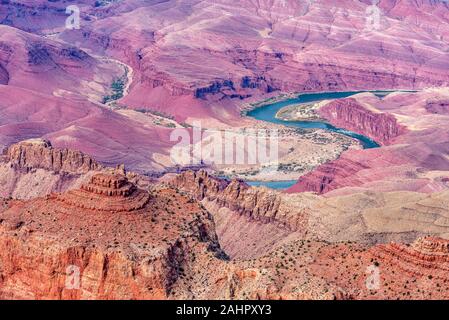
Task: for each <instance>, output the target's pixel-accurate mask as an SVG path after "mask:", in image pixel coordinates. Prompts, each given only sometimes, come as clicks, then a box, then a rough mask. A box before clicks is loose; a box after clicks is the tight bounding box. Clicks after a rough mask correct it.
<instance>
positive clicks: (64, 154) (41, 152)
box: [0, 139, 104, 199]
mask: <svg viewBox="0 0 449 320" xmlns="http://www.w3.org/2000/svg"><path fill="white" fill-rule="evenodd" d="M103 169H104V167H103V166H102V165H100V164H99V163H98V162H96V161H95V160H93V159H92V158H91V157H89V156H87V155H85V154H83V153H82V152H79V151H74V150H69V149H58V148H53V147H52V146H51V143H50V142H49V141H47V140H42V139H32V140H26V141H22V142H20V143H17V144H14V145H11V146H10V147H8V148H7V149H6V150H5V152H4V154H3V156H2V157H1V158H0V182H1V183H0V196H2V197H5V198H7V197H10V196H11V197H14V198H20V199H30V198H33V197H37V196H43V195H47V194H50V193H51V192H55V191H65V190H68V189H70V188H73V187H77V186H78V187H79V186H80V185H81V183H82V182H84V181H86V179H89V177H90V175H91V174H92V173H93V172H96V171H101V170H103Z"/></svg>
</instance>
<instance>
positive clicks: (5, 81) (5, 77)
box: [0, 64, 9, 84]
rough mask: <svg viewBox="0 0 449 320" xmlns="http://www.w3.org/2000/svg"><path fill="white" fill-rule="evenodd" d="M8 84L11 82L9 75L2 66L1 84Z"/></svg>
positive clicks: (0, 66)
mask: <svg viewBox="0 0 449 320" xmlns="http://www.w3.org/2000/svg"><path fill="white" fill-rule="evenodd" d="M8 82H9V73H8V71H6V69H5V68H3V67H2V65H1V64H0V84H8Z"/></svg>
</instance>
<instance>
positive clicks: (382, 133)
mask: <svg viewBox="0 0 449 320" xmlns="http://www.w3.org/2000/svg"><path fill="white" fill-rule="evenodd" d="M318 113H319V114H320V116H321V117H323V118H325V119H326V120H328V121H329V122H330V123H331V124H332V125H334V126H336V127H338V128H344V129H346V130H350V131H354V132H357V133H359V134H362V135H365V136H367V137H370V138H371V139H373V140H374V141H376V142H378V143H380V144H382V145H388V144H390V141H391V140H392V139H394V138H395V137H397V136H399V135H400V134H402V133H404V131H405V128H404V127H403V126H401V125H399V124H398V123H397V120H396V118H395V117H394V116H393V115H391V114H386V113H376V112H373V111H371V110H368V109H366V108H364V107H363V106H362V105H360V104H359V103H358V102H357V100H355V99H352V98H349V99H340V100H335V101H333V102H331V103H328V104H327V105H325V106H324V107H322V108H320V109H319V111H318Z"/></svg>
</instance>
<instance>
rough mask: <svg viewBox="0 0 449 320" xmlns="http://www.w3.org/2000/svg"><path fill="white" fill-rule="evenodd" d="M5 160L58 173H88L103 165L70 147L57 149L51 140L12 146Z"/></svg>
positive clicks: (15, 165) (27, 168)
mask: <svg viewBox="0 0 449 320" xmlns="http://www.w3.org/2000/svg"><path fill="white" fill-rule="evenodd" d="M5 160H6V161H7V162H9V163H11V165H12V166H14V167H17V168H20V169H23V170H25V171H26V170H28V171H29V170H32V169H45V170H50V171H54V172H56V173H59V172H66V173H78V174H82V173H87V172H88V171H92V170H99V169H101V168H102V166H101V165H100V164H99V163H97V162H96V161H95V160H93V159H92V158H91V157H89V156H87V155H86V154H83V153H82V152H79V151H75V150H70V149H55V148H53V147H52V145H51V143H50V141H48V140H43V139H31V140H26V141H23V142H20V143H17V144H14V145H12V146H10V147H9V148H8V149H7V151H6V154H5Z"/></svg>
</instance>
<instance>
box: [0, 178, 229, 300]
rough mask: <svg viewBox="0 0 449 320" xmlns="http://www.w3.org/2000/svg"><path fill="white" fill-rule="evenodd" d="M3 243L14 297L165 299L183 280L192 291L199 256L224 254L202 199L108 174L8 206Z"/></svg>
mask: <svg viewBox="0 0 449 320" xmlns="http://www.w3.org/2000/svg"><path fill="white" fill-rule="evenodd" d="M0 245H1V247H2V250H1V253H0V297H1V298H15V299H17V298H26V299H29V298H31V299H155V298H157V299H161V298H168V297H170V296H172V297H173V296H174V295H176V291H177V290H178V289H179V288H181V289H180V290H179V291H180V292H179V294H180V295H181V296H184V297H188V296H189V291H188V289H187V285H188V282H189V279H188V278H187V277H186V275H188V274H189V273H190V270H191V269H193V268H194V267H195V264H202V263H207V260H208V259H211V257H213V258H214V259H217V261H221V260H220V259H223V258H225V255H224V254H223V252H222V251H221V250H220V247H219V244H218V242H217V238H216V236H215V232H214V224H213V221H212V220H211V217H210V215H209V213H208V212H207V211H205V210H204V209H202V207H201V206H200V205H199V204H198V203H196V202H192V201H190V200H189V198H187V197H185V196H182V195H180V194H179V193H177V192H176V191H175V190H173V189H164V188H160V189H157V190H156V189H155V190H153V191H152V192H151V194H149V193H148V192H146V191H143V190H139V189H138V188H137V187H136V186H135V185H133V184H131V183H129V182H128V181H127V180H126V179H125V178H124V177H121V176H114V175H112V176H107V175H104V174H99V175H95V176H93V177H92V180H91V183H90V184H87V185H86V186H84V187H83V188H82V189H80V190H74V191H70V192H68V193H64V194H52V195H50V196H47V197H45V198H36V199H33V200H31V201H27V202H14V203H12V204H10V205H8V206H7V207H6V209H5V208H4V209H2V211H1V213H0ZM42 248H46V249H44V250H43V249H42ZM68 268H72V269H74V270H75V269H76V272H77V273H76V275H77V276H78V275H79V278H77V279H76V282H75V283H76V284H77V285H76V286H75V287H73V286H71V285H67V277H70V276H71V274H67V272H68V271H67V270H68ZM202 268H204V267H202ZM72 269H70V270H72Z"/></svg>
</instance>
